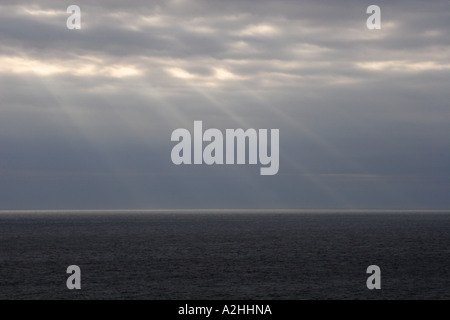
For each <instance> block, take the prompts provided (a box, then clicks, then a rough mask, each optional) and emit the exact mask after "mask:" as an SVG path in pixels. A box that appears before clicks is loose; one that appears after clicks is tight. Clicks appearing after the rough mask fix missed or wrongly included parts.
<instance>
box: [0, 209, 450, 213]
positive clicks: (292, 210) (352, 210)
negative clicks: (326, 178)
mask: <svg viewBox="0 0 450 320" xmlns="http://www.w3.org/2000/svg"><path fill="white" fill-rule="evenodd" d="M208 212H209V213H450V209H283V208H276V209H236V208H235V209H232V208H228V209H220V208H215V209H214V208H209V209H5V210H0V214H8V213H16V214H40V213H46V214H52V213H53V214H55V213H60V214H62V213H67V214H70V213H80V214H83V213H104V214H107V213H111V214H115V213H208Z"/></svg>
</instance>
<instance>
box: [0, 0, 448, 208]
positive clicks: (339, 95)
mask: <svg viewBox="0 0 450 320" xmlns="http://www.w3.org/2000/svg"><path fill="white" fill-rule="evenodd" d="M72 4H77V5H79V6H80V7H81V10H82V29H81V30H68V29H67V28H66V19H67V17H68V14H67V13H66V12H65V11H66V8H67V6H69V5H72ZM370 4H372V2H369V1H356V0H355V1H344V2H342V1H340V2H336V1H321V2H320V3H318V2H317V1H301V2H300V1H272V0H270V1H269V0H267V1H258V2H257V3H256V2H255V1H206V0H205V1H188V0H174V1H132V2H123V1H115V0H109V1H97V2H95V3H94V2H92V1H84V0H83V1H76V3H75V2H73V1H46V0H44V1H39V4H36V2H35V1H14V2H12V1H0V20H1V23H0V43H1V46H0V99H1V100H0V103H1V105H0V150H2V153H1V156H0V182H1V185H2V189H1V192H0V203H1V205H0V209H53V208H67V209H70V208H214V207H217V208H228V207H233V208H239V207H245V208H275V207H283V208H418V209H423V208H430V209H433V208H436V209H438V208H441V209H442V208H448V207H449V206H450V202H449V198H448V191H450V182H449V181H450V180H449V177H450V167H449V166H448V161H449V159H450V151H449V150H450V148H449V143H448V141H450V122H449V119H450V109H449V107H448V101H449V98H450V95H449V92H448V88H449V86H450V59H449V58H450V56H449V54H450V36H449V35H448V30H449V27H450V22H449V21H450V20H449V12H450V10H449V9H450V4H449V2H448V1H433V2H432V3H431V2H430V3H424V2H422V1H408V2H392V1H379V2H378V3H377V4H378V5H379V6H380V7H381V10H382V29H381V30H374V31H370V30H368V29H367V28H366V26H365V23H366V18H367V16H368V15H367V14H366V12H365V11H366V8H367V6H368V5H370ZM194 120H203V122H204V125H205V126H206V127H214V128H219V129H222V130H224V129H226V128H237V127H244V128H250V127H253V128H269V129H270V128H279V129H280V171H279V173H278V174H277V175H275V176H266V177H262V176H260V175H259V165H258V166H248V165H245V166H193V165H192V166H175V165H173V164H172V162H171V159H170V151H171V148H172V146H173V143H172V142H171V141H170V134H171V132H172V131H173V130H174V129H176V128H179V127H185V128H188V129H190V130H192V125H193V121H194Z"/></svg>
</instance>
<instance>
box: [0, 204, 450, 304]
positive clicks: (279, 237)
mask: <svg viewBox="0 0 450 320" xmlns="http://www.w3.org/2000/svg"><path fill="white" fill-rule="evenodd" d="M449 244H450V214H432V213H423V214H419V213H415V214H387V213H384V214H367V213H364V214H356V213H352V214H346V213H333V214H331V213H330V214H313V213H310V214H275V213H274V214H268V213H265V214H257V213H253V214H244V213H242V214H238V213H228V214H219V213H201V214H194V213H190V214H186V213H184V214H175V213H172V214H136V213H126V214H125V213H124V214H94V213H92V214H81V215H75V214H26V215H24V214H1V215H0V298H1V299H449V298H450V267H449V263H450V259H449V257H450V249H449ZM73 264H75V265H78V266H79V267H80V268H81V285H82V289H81V290H68V289H67V287H66V279H67V276H68V275H67V274H66V268H67V266H69V265H73ZM372 264H375V265H378V266H379V267H380V268H381V285H382V289H381V290H368V289H367V287H366V279H367V277H368V275H367V274H366V268H367V267H368V266H369V265H372Z"/></svg>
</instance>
